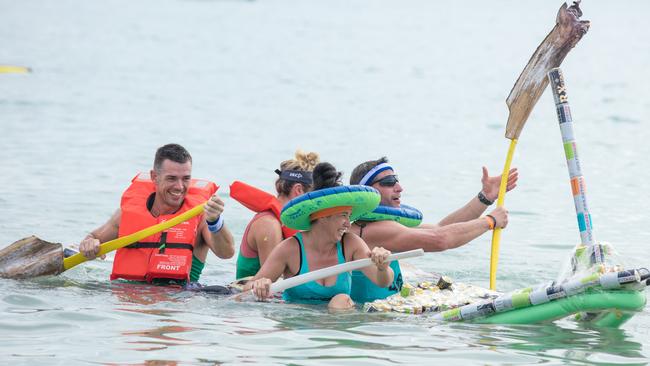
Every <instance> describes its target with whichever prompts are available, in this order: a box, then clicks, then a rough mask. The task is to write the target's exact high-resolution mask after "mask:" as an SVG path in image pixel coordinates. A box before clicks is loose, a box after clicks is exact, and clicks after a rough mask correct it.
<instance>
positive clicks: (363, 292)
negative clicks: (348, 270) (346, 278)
mask: <svg viewBox="0 0 650 366" xmlns="http://www.w3.org/2000/svg"><path fill="white" fill-rule="evenodd" d="M390 268H392V269H393V272H394V273H395V277H394V279H393V283H391V284H390V286H388V287H379V286H377V285H375V283H374V282H372V281H371V280H370V279H368V277H366V275H364V274H363V272H361V271H353V272H352V290H351V292H350V297H351V298H352V300H353V301H354V302H357V303H364V302H370V301H375V300H377V299H385V298H387V297H388V296H390V295H393V294H396V293H397V292H399V291H401V290H402V285H403V279H402V269H401V268H400V266H399V262H398V261H392V262H390Z"/></svg>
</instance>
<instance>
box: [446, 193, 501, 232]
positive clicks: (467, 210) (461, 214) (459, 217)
mask: <svg viewBox="0 0 650 366" xmlns="http://www.w3.org/2000/svg"><path fill="white" fill-rule="evenodd" d="M488 207H489V206H488V205H486V204H484V203H482V202H481V201H479V199H478V198H477V197H474V198H472V199H471V200H470V201H469V202H467V204H465V206H463V207H461V208H459V209H458V210H456V211H454V212H452V213H451V214H449V215H447V217H445V218H444V219H442V220H440V222H439V223H438V225H440V226H446V225H449V224H455V223H459V222H465V221H469V220H473V219H476V218H477V217H479V216H481V215H482V214H483V212H485V210H486V209H487V208H488Z"/></svg>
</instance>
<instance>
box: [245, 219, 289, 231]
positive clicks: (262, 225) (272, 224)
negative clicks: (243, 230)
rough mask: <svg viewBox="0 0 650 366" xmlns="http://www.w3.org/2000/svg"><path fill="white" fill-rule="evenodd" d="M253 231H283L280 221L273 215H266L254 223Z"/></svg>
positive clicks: (252, 225)
mask: <svg viewBox="0 0 650 366" xmlns="http://www.w3.org/2000/svg"><path fill="white" fill-rule="evenodd" d="M251 229H252V230H265V229H279V230H282V225H281V224H280V221H278V219H277V218H276V217H275V216H273V215H264V216H261V217H259V218H258V219H257V220H255V221H253V223H252V224H251Z"/></svg>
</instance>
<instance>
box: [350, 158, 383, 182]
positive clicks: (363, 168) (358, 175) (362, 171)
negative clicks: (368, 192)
mask: <svg viewBox="0 0 650 366" xmlns="http://www.w3.org/2000/svg"><path fill="white" fill-rule="evenodd" d="M383 163H388V158H387V157H385V156H382V157H381V158H379V159H377V160H369V161H366V162H365V163H361V164H359V165H357V167H356V168H354V170H353V171H352V175H350V184H359V182H361V179H363V177H364V176H365V175H366V174H367V173H368V172H369V171H370V170H371V169H372V168H374V167H376V166H377V165H379V164H383Z"/></svg>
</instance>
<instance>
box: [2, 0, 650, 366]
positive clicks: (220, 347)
mask: <svg viewBox="0 0 650 366" xmlns="http://www.w3.org/2000/svg"><path fill="white" fill-rule="evenodd" d="M560 5H561V2H559V1H557V2H556V1H535V2H533V1H462V2H461V1H454V2H451V1H448V2H442V1H424V0H420V1H418V0H413V1H383V0H377V1H358V0H346V1H342V0H333V1H319V0H302V1H298V0H294V1H290V0H270V1H267V0H260V1H226V0H224V1H208V0H204V1H198V0H197V1H180V0H158V1H153V0H140V1H120V0H106V1H101V2H94V1H81V0H59V1H44V0H42V1H39V0H21V1H11V0H0V39H1V42H0V64H9V65H24V66H29V67H31V68H32V69H33V73H31V74H27V75H16V74H13V75H12V74H0V151H1V157H0V172H1V174H0V247H4V246H5V245H8V244H10V243H11V242H13V241H15V240H17V239H20V238H23V237H25V236H28V235H31V234H36V235H38V236H39V237H41V238H43V239H46V240H49V241H54V242H61V243H68V244H72V243H77V242H78V241H79V240H80V239H81V238H82V237H84V236H85V235H86V233H87V232H88V231H89V230H91V229H93V228H95V227H97V226H98V225H100V224H101V223H103V222H104V221H105V220H106V219H107V218H108V217H109V215H110V214H111V213H112V212H113V211H114V210H115V209H116V208H117V205H118V203H119V198H120V195H121V192H122V191H123V190H124V188H125V187H126V186H127V184H128V182H129V180H130V179H131V178H132V177H133V176H134V175H135V174H136V173H137V172H138V171H148V170H149V169H150V167H151V164H152V160H153V153H154V151H155V149H156V148H157V147H158V146H160V145H163V144H165V143H169V142H177V143H180V144H182V145H184V146H185V147H187V148H188V149H189V150H190V152H191V153H192V155H193V157H194V175H195V176H196V177H204V178H209V179H212V180H214V181H216V182H217V183H218V184H220V185H221V186H222V188H221V190H220V192H221V193H222V196H223V197H224V198H225V197H227V195H228V185H229V184H230V182H232V181H233V180H236V179H238V180H243V181H245V182H248V183H250V184H253V185H256V186H258V187H261V188H263V189H265V190H269V191H270V190H272V182H273V180H274V178H275V175H274V173H273V170H274V169H275V168H276V167H278V165H279V162H280V161H282V160H284V159H287V158H290V157H292V155H293V152H294V151H295V150H296V149H297V148H302V149H304V150H308V151H317V152H319V153H320V154H321V157H322V159H323V160H327V161H330V162H332V163H333V164H335V165H336V166H337V167H338V168H339V169H340V170H343V171H344V172H345V173H346V175H345V179H348V178H349V173H350V172H351V170H352V169H353V168H354V166H355V165H356V164H358V163H360V162H362V161H365V160H369V159H376V158H378V157H380V156H383V155H386V156H388V157H389V158H390V160H391V162H392V163H393V164H394V165H395V167H396V168H397V170H398V172H399V174H400V179H401V182H402V183H403V186H404V188H405V191H404V192H403V195H402V200H403V202H405V203H407V204H410V205H412V206H416V207H418V208H420V209H421V210H422V211H423V213H424V215H425V219H426V221H429V222H437V220H439V219H441V218H442V217H444V216H445V215H446V214H448V213H449V212H451V211H452V210H454V209H456V208H458V207H460V206H461V205H463V204H464V203H466V202H467V201H468V200H469V199H470V198H472V197H473V196H474V195H475V194H476V193H477V192H478V191H479V189H480V187H481V185H480V177H481V166H482V165H486V166H487V167H488V168H489V169H490V172H491V173H492V174H494V175H496V174H498V173H499V172H500V170H501V169H502V167H503V161H504V158H505V155H506V152H507V148H508V143H509V140H506V139H505V138H504V137H503V134H504V131H505V121H506V119H507V113H508V112H507V108H506V105H505V98H506V97H507V95H508V93H509V92H510V89H511V88H512V85H513V83H514V81H515V80H516V78H517V76H518V75H519V73H520V72H521V70H522V69H523V67H524V65H525V64H526V62H527V61H528V59H529V57H530V56H531V54H532V52H533V51H534V49H535V48H536V47H537V45H538V44H539V43H540V42H541V40H542V39H543V38H544V37H545V36H546V34H547V33H548V32H549V31H550V29H551V28H552V26H553V24H554V20H555V14H556V12H557V9H558V8H559V6H560ZM582 7H583V10H584V13H585V15H584V17H583V18H584V19H589V20H591V21H592V28H591V30H590V31H589V33H588V34H587V35H586V36H585V37H584V39H583V40H582V41H581V42H580V44H579V45H578V46H577V48H576V49H574V50H573V51H572V52H571V53H570V54H569V56H568V57H567V59H566V60H565V62H564V64H563V71H564V72H565V76H566V82H567V87H568V92H569V100H570V102H571V108H572V112H573V116H574V120H575V122H576V124H575V133H576V137H577V142H578V148H579V151H580V155H581V160H582V166H583V172H584V174H585V177H586V182H587V186H588V198H589V204H590V208H591V213H592V216H593V219H594V222H595V236H596V238H597V239H598V240H602V241H607V242H610V243H612V244H613V245H614V246H615V247H616V248H617V250H618V253H619V255H620V260H621V262H622V263H623V264H625V265H626V266H627V267H639V266H649V265H650V263H649V262H650V258H648V255H647V254H646V253H647V245H648V243H649V242H650V230H648V224H647V223H648V221H649V219H650V214H648V211H647V206H648V203H647V201H648V195H647V188H648V183H647V182H648V181H650V169H649V168H650V164H649V163H648V155H650V147H649V146H650V144H648V141H650V128H649V127H648V122H649V119H650V98H649V96H650V87H649V85H650V72H648V70H649V69H650V52H649V48H648V39H650V30H649V28H648V27H647V22H648V16H647V14H648V13H649V12H650V3H649V2H647V1H643V0H638V1H616V2H613V1H604V0H601V1H595V0H586V1H583V4H582ZM514 165H516V166H517V167H518V168H519V170H520V173H521V178H520V184H519V187H518V188H517V189H516V190H515V191H514V192H512V193H511V194H509V195H508V196H507V199H506V206H507V207H508V208H509V209H510V212H511V219H510V225H509V226H508V228H507V230H505V231H504V233H503V237H502V242H501V260H500V267H499V273H498V288H499V290H502V291H509V290H513V289H516V288H520V287H524V286H527V285H531V284H536V283H540V282H545V281H549V280H552V279H554V278H555V277H556V276H557V274H558V273H559V271H560V269H561V268H562V267H563V265H564V263H565V262H566V260H567V255H568V253H569V251H570V249H571V248H572V247H573V246H574V245H575V244H576V243H577V242H578V240H579V235H578V230H577V227H576V223H575V212H574V208H573V201H572V197H571V193H570V188H569V183H568V173H567V168H566V163H565V157H564V153H563V150H562V143H561V137H560V133H559V128H558V125H557V120H556V117H555V109H554V105H553V99H552V97H551V95H550V93H548V91H547V92H546V93H545V94H544V95H543V96H542V98H541V99H540V101H539V103H538V104H537V107H536V109H535V111H534V112H533V114H532V115H531V117H530V119H529V120H528V122H527V124H526V128H525V129H524V131H523V133H522V135H521V138H520V142H519V145H518V148H517V152H516V155H515V159H514ZM226 205H227V208H226V209H227V211H226V213H225V217H226V223H227V224H228V225H229V226H230V227H231V229H232V230H233V232H234V235H235V240H236V241H237V243H239V241H240V239H241V235H242V233H243V230H244V227H245V224H246V223H247V221H248V220H249V219H250V217H251V216H252V214H251V213H250V212H249V211H247V210H246V209H245V208H243V207H242V206H241V205H239V204H238V203H236V202H234V201H233V200H231V199H229V198H226ZM489 246H490V237H489V236H487V235H485V236H483V237H480V238H478V239H477V240H475V241H473V242H472V243H470V244H469V245H467V246H464V247H462V248H459V249H456V250H451V251H448V252H444V253H436V254H427V255H426V256H425V257H423V258H418V259H416V260H412V261H411V263H412V264H414V265H415V266H417V267H419V268H421V269H423V270H426V271H436V272H442V273H445V274H448V275H450V276H451V277H453V278H454V279H455V280H457V281H462V282H471V283H473V284H475V285H479V286H485V287H487V285H488V275H489V273H488V268H489ZM110 269H111V260H110V259H109V260H107V261H103V262H102V261H94V262H91V263H85V264H83V265H81V266H79V267H77V268H75V269H73V270H70V271H68V272H66V273H64V274H62V275H60V276H58V277H49V278H39V279H33V280H24V281H14V280H2V281H0V360H2V361H0V363H2V364H14V365H16V364H24V365H33V364H62V365H63V364H65V365H70V364H106V365H114V364H129V365H142V364H147V365H158V364H174V363H178V364H195V365H198V364H207V365H211V364H221V363H225V364H243V363H253V364H293V365H316V364H323V365H325V364H339V365H348V364H357V365H378V364H382V365H392V364H409V365H414V364H458V365H465V364H491V365H496V364H509V365H514V364H534V363H547V364H583V363H586V364H645V363H646V362H647V361H648V356H649V354H650V341H648V336H649V335H650V314H649V313H648V311H647V310H646V311H644V312H642V313H640V314H638V315H637V316H635V317H634V318H633V319H632V320H631V321H630V322H629V323H627V324H625V325H624V326H623V327H622V329H619V330H607V329H592V328H587V327H584V326H582V325H579V324H576V323H573V322H570V321H561V322H558V323H555V324H550V325H543V326H537V325H536V326H505V325H504V326H484V325H471V324H438V323H434V322H432V321H431V320H430V319H429V318H428V317H427V316H400V315H391V314H389V315H386V314H384V315H376V314H363V313H361V312H354V313H350V314H337V315H334V314H328V313H327V312H326V311H325V309H323V308H319V307H305V306H295V305H280V304H273V303H235V302H232V301H228V300H225V299H222V298H217V297H214V296H210V295H205V294H192V293H183V292H178V291H175V290H171V289H165V288H155V287H147V286H136V285H118V284H113V285H111V284H110V283H109V282H108V275H109V273H110ZM234 269H235V260H234V259H232V260H226V261H223V260H219V259H217V258H216V257H214V256H212V255H211V256H210V257H209V263H208V264H207V267H206V269H205V271H204V276H203V277H202V282H204V283H206V284H224V283H228V282H230V281H231V280H233V279H234Z"/></svg>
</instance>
